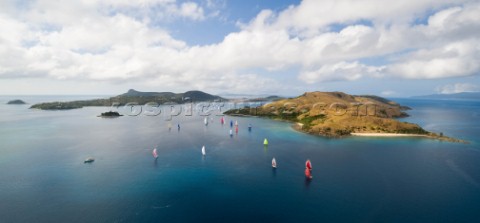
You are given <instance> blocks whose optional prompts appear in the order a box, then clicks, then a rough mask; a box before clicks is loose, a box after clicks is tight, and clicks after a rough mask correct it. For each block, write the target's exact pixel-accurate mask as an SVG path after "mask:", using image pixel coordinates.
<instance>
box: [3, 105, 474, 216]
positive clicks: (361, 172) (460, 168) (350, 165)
mask: <svg viewBox="0 0 480 223" xmlns="http://www.w3.org/2000/svg"><path fill="white" fill-rule="evenodd" d="M8 99H11V98H9V97H0V109H1V110H0V111H1V112H2V116H1V117H0V142H1V144H0V182H1V184H0V200H1V201H2V202H1V203H0V216H2V222H86V221H94V222H298V221H303V220H310V221H314V222H478V221H479V219H480V147H479V144H478V142H479V136H478V132H480V131H479V124H480V121H479V120H478V111H480V109H479V108H480V103H478V102H465V101H463V102H445V101H424V100H410V99H398V100H397V101H399V102H400V103H401V104H404V105H408V106H410V107H412V108H413V110H412V111H409V113H410V114H411V115H412V116H411V117H409V118H406V119H405V121H409V122H415V123H419V124H421V125H422V126H424V127H425V128H427V129H428V130H431V131H437V132H443V133H444V134H446V135H451V136H455V137H458V138H463V139H467V140H469V141H470V142H471V143H470V144H456V143H446V142H438V141H433V140H428V139H422V138H396V139H391V138H362V137H350V138H345V139H327V138H323V137H315V136H310V135H306V134H302V133H298V132H296V131H294V130H292V129H291V128H290V124H289V123H284V122H275V121H271V120H266V119H259V118H234V119H235V120H238V123H239V133H238V135H234V137H229V135H228V130H229V126H228V125H225V126H222V125H221V124H220V121H219V117H213V118H214V120H213V122H211V123H210V124H209V125H208V126H207V127H205V126H204V125H203V117H200V116H197V115H194V116H189V117H186V116H179V117H176V118H174V119H173V122H172V123H173V128H172V131H169V130H168V128H167V122H166V121H165V120H164V119H165V118H164V116H145V115H139V116H134V117H132V116H124V117H120V118H114V119H104V118H98V117H96V115H98V114H99V113H101V112H103V111H105V110H106V108H99V107H97V108H83V109H78V110H70V111H38V110H30V109H28V105H15V106H13V105H10V106H9V105H5V102H6V101H8ZM29 100H33V101H35V100H36V101H42V100H46V99H44V98H43V99H42V98H41V97H40V98H39V97H32V98H30V99H29ZM49 100H50V98H49ZM46 101H48V100H46ZM226 118H227V123H228V121H229V120H230V119H231V117H226ZM176 123H180V124H181V130H180V131H177V129H176ZM248 124H252V125H253V131H252V132H248V131H247V126H248ZM265 137H266V138H268V140H269V143H270V145H269V146H268V148H264V147H263V145H262V143H263V139H264V138H265ZM203 145H205V146H206V150H207V155H206V157H204V158H203V157H202V155H201V147H202V146H203ZM155 146H157V147H158V153H159V158H158V159H157V160H154V159H153V158H152V155H151V152H152V149H153V147H155ZM88 156H93V157H95V158H96V160H95V162H94V163H92V164H84V163H83V160H84V159H85V158H86V157H88ZM272 157H275V158H276V160H277V163H278V169H277V170H276V171H274V170H272V168H271V165H270V162H271V159H272ZM306 159H310V160H311V161H312V164H313V171H312V174H313V177H314V179H313V180H312V181H311V182H307V181H305V178H304V175H303V171H304V162H305V160H306Z"/></svg>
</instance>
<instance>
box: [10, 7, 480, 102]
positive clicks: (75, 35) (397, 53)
mask: <svg viewBox="0 0 480 223" xmlns="http://www.w3.org/2000/svg"><path fill="white" fill-rule="evenodd" d="M0 24H1V25H0V95H49V94H56V95H117V94H121V93H124V92H126V91H127V90H128V89H136V90H139V91H157V92H163V91H171V92H184V91H188V90H202V91H205V92H208V93H212V94H251V95H255V94H258V95H260V94H261V95H269V94H271V95H281V96H295V95H299V94H302V93H304V92H307V91H343V92H346V93H350V94H374V95H379V96H384V97H408V96H414V95H426V94H435V93H442V94H450V93H458V92H473V91H480V77H479V76H480V1H479V0H402V1H385V0H303V1H301V0H296V1H294V0H282V1H280V0H198V1H191V0H136V1H131V0H2V1H0Z"/></svg>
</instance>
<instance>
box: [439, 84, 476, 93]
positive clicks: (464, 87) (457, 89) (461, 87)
mask: <svg viewBox="0 0 480 223" xmlns="http://www.w3.org/2000/svg"><path fill="white" fill-rule="evenodd" d="M435 90H436V91H437V92H439V93H440V94H454V93H461V92H478V91H480V87H479V86H478V85H475V84H470V83H456V84H447V85H443V86H438V87H437V88H436V89H435Z"/></svg>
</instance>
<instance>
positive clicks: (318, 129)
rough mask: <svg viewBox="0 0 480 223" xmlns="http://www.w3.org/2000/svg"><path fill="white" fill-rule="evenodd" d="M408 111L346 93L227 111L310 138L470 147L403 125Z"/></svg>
mask: <svg viewBox="0 0 480 223" xmlns="http://www.w3.org/2000/svg"><path fill="white" fill-rule="evenodd" d="M409 109H410V108H409V107H406V106H401V105H399V104H398V103H396V102H393V101H390V100H387V99H385V98H381V97H378V96H372V95H367V96H354V95H348V94H345V93H343V92H307V93H305V94H303V95H301V96H298V97H296V98H290V99H284V100H280V101H276V102H272V103H269V104H266V105H263V106H259V107H255V108H242V109H233V110H229V111H226V112H225V114H227V115H232V116H254V117H264V118H270V119H274V120H279V121H287V122H291V123H292V128H293V129H295V130H297V131H299V132H302V133H307V134H310V135H316V136H323V137H329V138H342V137H350V136H352V137H423V138H429V139H435V140H439V141H446V142H455V143H468V142H467V141H465V140H461V139H456V138H452V137H448V136H445V135H443V133H439V134H437V133H434V132H429V131H427V130H424V129H423V128H421V127H420V126H418V125H417V124H414V123H408V122H401V121H399V120H398V119H399V118H402V117H407V116H408V114H407V113H406V112H404V111H405V110H409Z"/></svg>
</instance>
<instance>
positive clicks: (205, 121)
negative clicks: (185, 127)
mask: <svg viewBox="0 0 480 223" xmlns="http://www.w3.org/2000/svg"><path fill="white" fill-rule="evenodd" d="M203 122H204V123H205V125H208V119H207V117H205V119H203Z"/></svg>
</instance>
